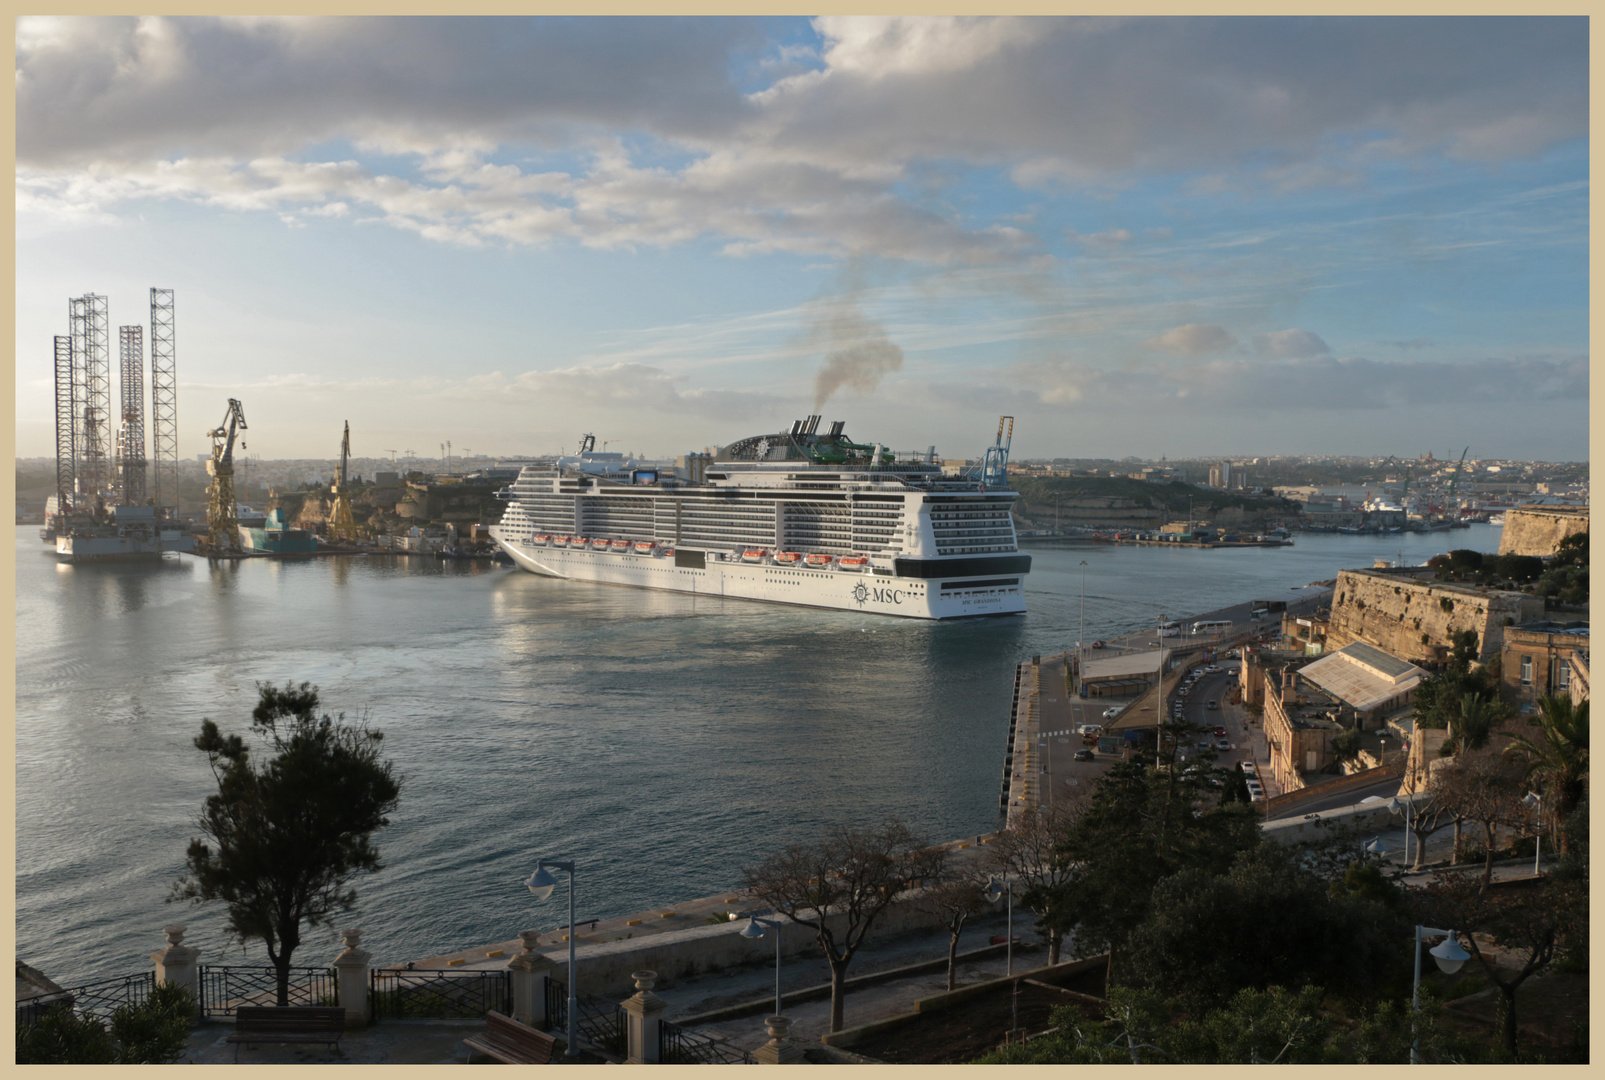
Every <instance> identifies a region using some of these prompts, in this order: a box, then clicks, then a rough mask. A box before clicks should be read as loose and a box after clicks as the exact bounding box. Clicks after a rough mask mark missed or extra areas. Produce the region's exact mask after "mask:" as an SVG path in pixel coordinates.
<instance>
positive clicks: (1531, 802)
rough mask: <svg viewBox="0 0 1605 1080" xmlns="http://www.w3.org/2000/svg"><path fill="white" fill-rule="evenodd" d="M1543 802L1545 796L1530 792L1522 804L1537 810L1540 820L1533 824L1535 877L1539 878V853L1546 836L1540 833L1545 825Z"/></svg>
mask: <svg viewBox="0 0 1605 1080" xmlns="http://www.w3.org/2000/svg"><path fill="white" fill-rule="evenodd" d="M1543 802H1544V799H1543V796H1541V795H1539V794H1538V792H1536V791H1529V792H1528V793H1527V795H1526V797H1525V798H1523V799H1522V800H1521V804H1522V805H1523V806H1531V807H1535V808H1537V813H1536V815H1535V816H1536V817H1537V818H1538V820H1537V821H1536V822H1535V823H1534V824H1533V877H1537V876H1538V853H1539V852H1540V851H1542V850H1543V848H1544V834H1543V833H1542V832H1541V831H1540V830H1541V829H1542V828H1543V824H1544V820H1543V813H1544V811H1543Z"/></svg>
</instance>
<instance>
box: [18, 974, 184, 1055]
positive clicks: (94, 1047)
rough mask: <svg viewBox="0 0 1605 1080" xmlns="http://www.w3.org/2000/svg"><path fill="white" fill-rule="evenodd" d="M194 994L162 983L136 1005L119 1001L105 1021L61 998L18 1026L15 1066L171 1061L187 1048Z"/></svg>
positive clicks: (173, 985)
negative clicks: (29, 1022) (74, 1008)
mask: <svg viewBox="0 0 1605 1080" xmlns="http://www.w3.org/2000/svg"><path fill="white" fill-rule="evenodd" d="M194 1018H195V996H194V995H193V994H191V993H190V992H189V991H188V990H186V989H185V988H184V987H182V986H178V985H176V984H174V983H163V984H162V985H160V986H158V987H156V988H155V989H154V990H152V991H151V993H150V996H149V997H147V998H146V999H145V1000H144V1001H142V1002H140V1003H139V1004H137V1005H119V1006H118V1007H117V1008H116V1009H115V1010H114V1011H113V1012H112V1014H111V1020H110V1023H109V1024H107V1023H106V1022H104V1021H102V1020H101V1019H100V1017H99V1016H97V1015H95V1014H94V1013H92V1012H86V1013H83V1014H76V1013H74V1012H73V1011H72V1005H71V1004H70V1003H69V1002H65V1001H64V1002H62V1003H61V1004H59V1005H57V1006H55V1007H54V1008H52V1009H50V1010H49V1011H48V1012H46V1013H45V1014H44V1015H43V1016H42V1017H40V1018H39V1020H38V1021H37V1022H36V1023H34V1024H32V1025H26V1024H21V1023H19V1024H18V1025H17V1064H19V1065H171V1064H172V1063H174V1062H176V1061H177V1060H178V1059H179V1058H180V1057H182V1056H183V1054H184V1051H185V1049H187V1048H188V1046H189V1033H190V1028H191V1027H192V1026H193V1025H194V1022H195V1019H194Z"/></svg>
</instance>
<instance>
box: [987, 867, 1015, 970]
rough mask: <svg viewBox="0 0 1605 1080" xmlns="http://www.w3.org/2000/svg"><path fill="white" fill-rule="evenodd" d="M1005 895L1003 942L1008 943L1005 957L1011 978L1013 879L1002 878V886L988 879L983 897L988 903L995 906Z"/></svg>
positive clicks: (994, 879)
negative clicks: (1005, 929)
mask: <svg viewBox="0 0 1605 1080" xmlns="http://www.w3.org/2000/svg"><path fill="white" fill-rule="evenodd" d="M1005 893H1007V894H1008V897H1009V923H1008V933H1007V936H1005V937H1004V939H1003V940H1004V941H1005V942H1007V943H1008V944H1007V952H1006V955H1007V956H1008V958H1009V974H1010V975H1011V976H1012V975H1013V974H1014V879H1013V878H1004V879H1003V882H1002V884H999V883H998V879H997V878H990V879H988V881H987V883H986V892H985V893H984V894H983V895H985V896H986V898H987V900H988V901H989V902H991V903H994V904H995V903H997V902H998V897H1000V896H1003V895H1004V894H1005Z"/></svg>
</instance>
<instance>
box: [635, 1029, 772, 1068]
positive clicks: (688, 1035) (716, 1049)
mask: <svg viewBox="0 0 1605 1080" xmlns="http://www.w3.org/2000/svg"><path fill="white" fill-rule="evenodd" d="M658 1060H659V1061H661V1062H662V1063H663V1064H665V1065H754V1064H756V1061H755V1060H754V1059H753V1056H752V1055H751V1054H750V1053H748V1052H747V1051H745V1050H742V1049H740V1048H739V1047H735V1046H732V1045H730V1044H729V1043H727V1042H724V1041H723V1040H720V1039H713V1038H709V1037H708V1036H706V1035H701V1034H698V1033H697V1032H695V1031H687V1030H686V1029H685V1028H683V1027H681V1026H680V1025H678V1024H671V1023H669V1022H668V1021H667V1020H659V1021H658Z"/></svg>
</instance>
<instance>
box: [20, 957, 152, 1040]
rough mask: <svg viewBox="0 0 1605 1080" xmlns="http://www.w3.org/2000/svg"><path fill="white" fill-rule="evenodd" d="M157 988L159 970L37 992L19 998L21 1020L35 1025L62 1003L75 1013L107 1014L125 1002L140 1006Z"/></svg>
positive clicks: (125, 1003)
mask: <svg viewBox="0 0 1605 1080" xmlns="http://www.w3.org/2000/svg"><path fill="white" fill-rule="evenodd" d="M154 989H156V973H155V972H154V971H146V972H141V973H140V974H137V975H119V976H117V977H116V978H112V979H101V980H99V981H97V982H92V983H84V984H83V985H81V986H73V987H69V988H66V989H63V990H61V991H59V992H50V993H45V994H36V995H34V996H33V997H27V998H18V999H17V1023H19V1024H24V1025H27V1026H29V1027H32V1026H33V1025H34V1024H36V1023H38V1022H39V1018H40V1017H41V1016H43V1015H44V1014H45V1013H46V1012H48V1011H50V1010H51V1009H53V1008H55V1007H56V1006H58V1005H63V1004H65V1005H66V1006H67V1007H68V1008H70V1009H71V1010H72V1011H73V1012H74V1013H77V1014H80V1015H82V1014H85V1013H94V1014H95V1015H97V1016H101V1017H106V1016H109V1015H110V1014H111V1013H113V1012H114V1011H116V1010H117V1008H118V1007H120V1006H123V1005H138V1004H140V1003H141V1002H143V1001H144V1000H145V999H146V998H147V997H149V996H150V992H151V991H152V990H154Z"/></svg>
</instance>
